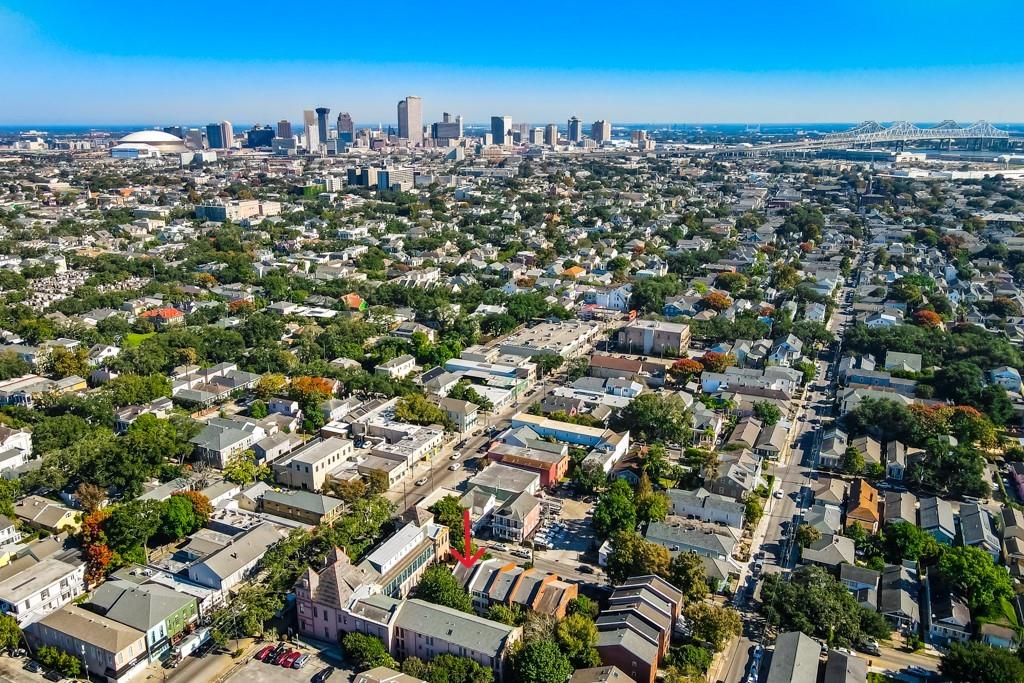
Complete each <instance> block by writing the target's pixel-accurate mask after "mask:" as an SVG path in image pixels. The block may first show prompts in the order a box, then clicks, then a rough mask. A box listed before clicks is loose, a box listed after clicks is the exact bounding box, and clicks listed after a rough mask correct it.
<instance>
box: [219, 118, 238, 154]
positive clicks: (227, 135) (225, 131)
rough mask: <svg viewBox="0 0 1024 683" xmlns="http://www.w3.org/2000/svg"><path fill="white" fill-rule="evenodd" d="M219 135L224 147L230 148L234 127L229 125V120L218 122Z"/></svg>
mask: <svg viewBox="0 0 1024 683" xmlns="http://www.w3.org/2000/svg"><path fill="white" fill-rule="evenodd" d="M220 137H221V141H222V142H223V143H224V145H223V147H224V149H231V147H232V145H233V144H234V142H235V129H234V128H232V127H231V122H230V121H221V122H220Z"/></svg>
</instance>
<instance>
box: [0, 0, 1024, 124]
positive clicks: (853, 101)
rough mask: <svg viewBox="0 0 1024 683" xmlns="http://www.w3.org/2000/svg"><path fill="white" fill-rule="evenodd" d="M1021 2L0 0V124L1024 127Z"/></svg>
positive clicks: (1023, 9) (1023, 15)
mask: <svg viewBox="0 0 1024 683" xmlns="http://www.w3.org/2000/svg"><path fill="white" fill-rule="evenodd" d="M1022 28H1024V2H1022V1H1021V0H1016V1H1015V2H1014V1H998V2H988V1H985V0H979V1H975V2H966V0H961V1H959V2H954V1H952V0H931V1H929V2H925V1H919V0H914V1H904V2H899V1H898V0H890V1H888V2H885V1H881V0H861V1H860V2H856V3H851V2H835V1H832V0H818V1H817V2H805V1H803V0H794V1H790V0H776V1H775V2H764V1H763V0H762V1H761V2H730V1H729V0H720V1H719V2H694V1H690V0H676V1H675V2H664V3H657V2H655V3H641V2H637V3H606V2H600V1H596V0H595V1H590V2H579V3H573V2H551V1H550V0H548V1H546V2H534V1H533V0H517V1H514V2H481V3H474V4H471V5H469V4H461V3H458V2H417V3H406V2H402V1H401V0H399V1H396V2H379V3H373V2H370V3H351V2H332V1H331V0H317V1H315V2H300V3H286V2H273V3H270V2H262V1H260V0H253V1H250V2H227V1H225V2H195V1H193V0H183V1H180V2H161V3H147V2H142V1H140V2H123V1H121V0H110V1H109V2H102V3H101V2H92V1H86V0H81V1H78V2H72V1H66V0H56V1H53V2H45V1H43V0H0V64H4V72H5V73H4V76H3V78H2V80H0V87H2V88H3V93H4V94H3V96H2V97H0V124H18V123H39V124H59V123H84V124H101V123H111V124H117V123H139V124H168V123H176V122H183V123H202V122H206V121H213V120H221V119H229V120H233V121H238V122H255V121H259V122H269V121H276V120H278V119H279V118H290V119H292V120H296V119H299V118H300V117H301V111H302V110H303V109H305V108H312V107H314V106H328V107H330V108H331V110H332V118H333V115H334V114H336V113H337V112H339V111H342V110H345V111H349V112H351V113H352V115H353V118H354V119H355V120H356V121H357V122H360V123H373V122H377V121H380V122H383V123H384V124H385V125H387V124H388V123H389V122H392V121H394V120H395V103H396V102H397V101H398V100H399V99H400V98H401V97H403V96H405V95H406V94H418V95H420V96H421V97H423V101H424V120H425V121H433V120H437V119H439V118H440V115H441V112H442V111H450V112H452V113H461V114H463V115H464V116H465V118H466V120H467V121H484V120H486V118H487V117H489V116H490V115H491V114H509V115H511V116H512V117H513V119H514V120H516V121H529V122H544V121H549V120H551V121H560V122H561V121H564V120H565V119H567V118H568V117H569V116H571V115H577V116H579V117H580V118H582V119H583V120H584V121H591V120H594V119H599V118H605V119H610V120H611V121H613V122H616V123H619V122H650V121H658V122H664V121H672V122H738V123H771V122H811V121H860V120H863V119H878V120H895V119H904V118H905V119H910V120H917V121H938V120H942V119H946V118H953V119H957V120H960V121H970V120H976V119H980V118H985V119H988V120H991V121H1015V122H1019V121H1024V87H1022V86H1024V43H1022V41H1021V39H1020V34H1021V29H1022Z"/></svg>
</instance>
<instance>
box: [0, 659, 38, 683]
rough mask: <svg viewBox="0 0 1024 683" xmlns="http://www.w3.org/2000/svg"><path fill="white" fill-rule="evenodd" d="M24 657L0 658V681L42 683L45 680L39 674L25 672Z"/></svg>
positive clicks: (25, 660)
mask: <svg viewBox="0 0 1024 683" xmlns="http://www.w3.org/2000/svg"><path fill="white" fill-rule="evenodd" d="M27 661H28V660H27V659H26V658H25V657H16V658H12V657H8V656H7V655H2V656H0V681H5V683H6V682H9V683H42V682H43V681H44V680H45V679H44V678H43V675H42V674H41V673H38V674H34V673H29V672H28V671H25V669H24V666H25V662H27Z"/></svg>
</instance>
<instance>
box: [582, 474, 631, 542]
mask: <svg viewBox="0 0 1024 683" xmlns="http://www.w3.org/2000/svg"><path fill="white" fill-rule="evenodd" d="M636 520H637V510H636V505H635V504H634V503H633V490H632V489H631V488H630V486H629V484H628V483H626V481H624V480H622V479H616V480H615V481H614V482H612V485H611V486H609V487H608V490H607V491H605V492H604V493H603V494H601V498H600V500H598V502H597V505H596V506H595V507H594V517H593V526H594V531H596V532H597V533H598V535H599V536H601V537H602V538H608V537H609V536H611V535H612V534H614V533H616V532H618V531H628V530H630V529H632V528H633V527H635V526H636Z"/></svg>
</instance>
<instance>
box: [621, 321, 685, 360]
mask: <svg viewBox="0 0 1024 683" xmlns="http://www.w3.org/2000/svg"><path fill="white" fill-rule="evenodd" d="M616 342H617V343H618V345H619V349H621V350H623V351H626V352H627V353H635V354H641V355H645V356H651V355H654V356H665V355H668V356H682V355H684V352H685V351H686V348H687V347H688V346H689V345H690V326H689V325H685V324H683V323H668V322H663V321H661V320H634V321H633V322H631V323H630V324H629V325H627V326H626V327H623V328H622V329H621V330H619V333H618V336H617V337H616Z"/></svg>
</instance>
